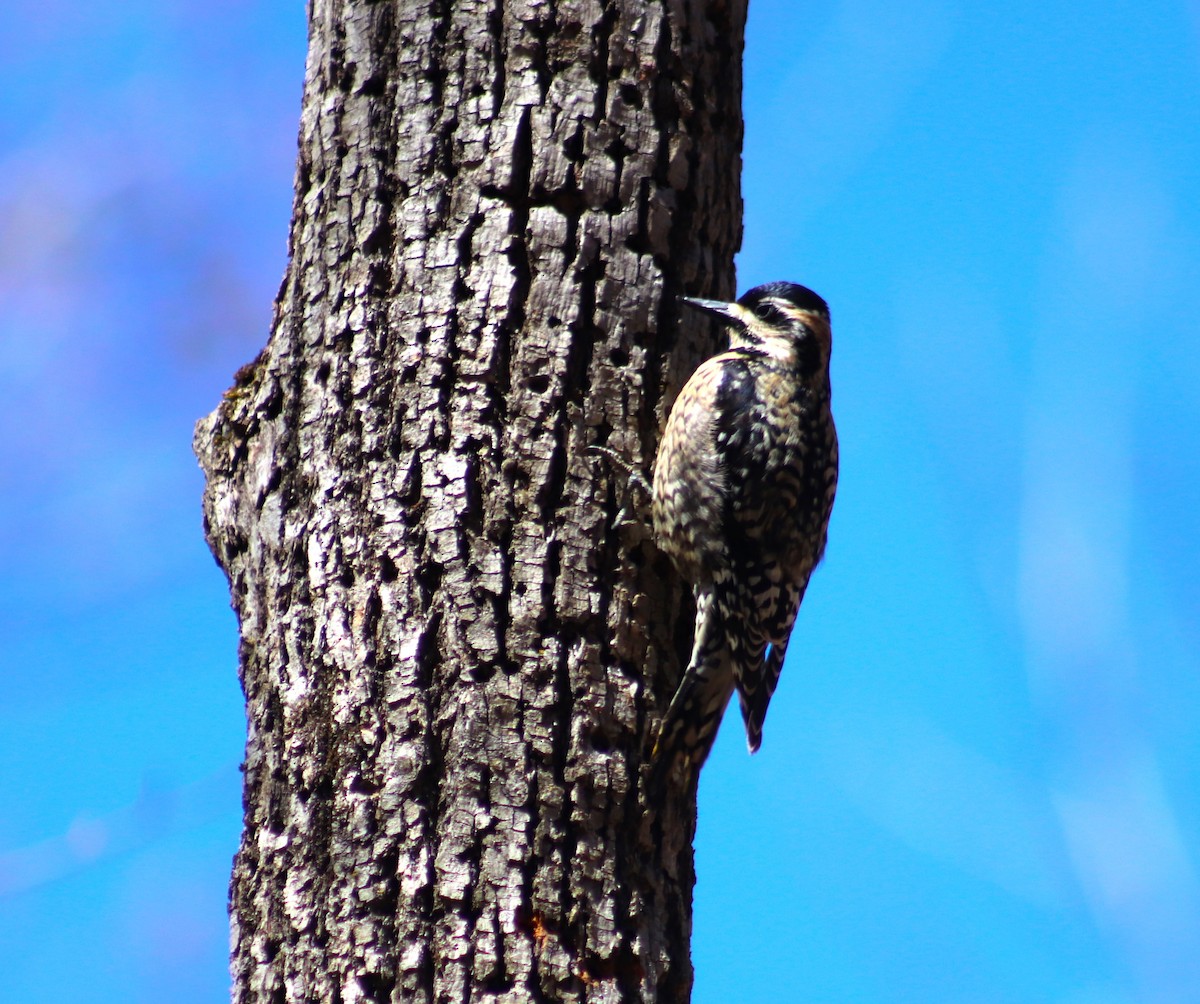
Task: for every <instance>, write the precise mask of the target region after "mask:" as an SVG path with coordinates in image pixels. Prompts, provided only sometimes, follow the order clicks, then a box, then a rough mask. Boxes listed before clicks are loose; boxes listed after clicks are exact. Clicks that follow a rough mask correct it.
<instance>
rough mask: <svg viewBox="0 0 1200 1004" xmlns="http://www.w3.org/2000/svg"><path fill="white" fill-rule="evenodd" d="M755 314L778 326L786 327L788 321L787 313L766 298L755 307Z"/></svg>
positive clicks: (760, 318)
mask: <svg viewBox="0 0 1200 1004" xmlns="http://www.w3.org/2000/svg"><path fill="white" fill-rule="evenodd" d="M754 316H755V317H757V318H758V319H759V320H760V321H766V322H767V323H768V324H773V325H776V326H777V327H785V326H786V325H787V323H788V316H787V314H785V313H784V312H783V311H782V310H780V309H779V307H777V306H775V304H773V303H772V302H771V301H770V300H764V301H763V302H762V303H760V304H757V305H756V306H755V308H754Z"/></svg>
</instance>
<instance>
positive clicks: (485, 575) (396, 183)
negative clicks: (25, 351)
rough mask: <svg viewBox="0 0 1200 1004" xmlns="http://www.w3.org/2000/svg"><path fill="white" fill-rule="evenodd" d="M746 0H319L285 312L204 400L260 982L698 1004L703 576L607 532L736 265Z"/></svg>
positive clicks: (315, 988) (238, 876)
mask: <svg viewBox="0 0 1200 1004" xmlns="http://www.w3.org/2000/svg"><path fill="white" fill-rule="evenodd" d="M744 17H745V0H703V2H701V0H662V2H656V0H556V2H555V0H544V2H537V0H492V2H488V3H483V2H463V0H456V2H450V0H423V2H422V0H397V2H390V3H389V2H380V3H367V2H362V0H358V2H355V0H342V2H337V0H313V2H312V4H311V6H310V48H309V56H308V65H307V74H306V86H305V93H304V102H303V112H302V117H301V130H300V151H299V164H298V169H297V177H296V199H295V205H294V215H293V221H292V230H291V236H290V255H291V259H290V263H289V266H288V270H287V275H286V277H285V279H284V282H283V286H282V288H281V290H280V294H279V297H278V300H277V302H276V311H275V319H274V323H273V327H272V332H271V337H270V340H269V342H268V344H267V346H266V348H265V349H264V350H263V352H262V354H261V355H260V357H259V358H258V359H257V360H256V361H255V362H254V363H253V364H251V365H249V366H247V367H245V368H244V369H243V370H242V371H241V372H239V374H238V376H237V378H236V382H235V384H234V386H233V387H232V388H231V389H230V390H229V391H228V392H227V393H226V395H225V397H224V399H223V400H222V402H221V403H220V405H219V407H218V408H217V409H216V410H215V411H214V412H213V413H212V414H211V415H210V416H208V417H207V418H205V419H204V420H203V421H201V423H200V424H199V426H198V428H197V435H196V449H197V453H198V456H199V457H200V460H201V464H202V466H203V468H204V471H205V474H206V476H207V487H206V491H205V496H204V512H205V521H206V531H207V534H208V538H209V541H210V544H211V546H212V548H213V551H214V553H215V555H216V557H217V560H218V562H219V563H220V564H221V566H222V567H223V568H224V569H225V571H226V573H227V574H228V576H229V581H230V588H231V593H232V597H233V603H234V607H235V609H236V611H237V614H238V618H239V622H240V629H241V647H240V671H241V678H242V683H243V687H244V689H245V694H246V701H247V719H248V737H247V748H246V761H245V798H244V801H245V830H244V833H243V838H242V842H241V847H240V849H239V851H238V854H237V858H236V861H235V865H234V872H233V880H232V886H231V913H232V926H233V938H232V952H233V958H232V968H233V976H234V999H235V1000H237V1001H272V1002H276V1001H388V1000H391V1001H423V1002H434V1001H495V1002H502V1001H503V1002H507V1001H513V1002H515V1001H584V1000H587V1001H633V1000H642V1001H654V1000H657V1001H680V1000H686V999H687V997H688V996H689V993H690V987H691V978H692V973H691V963H690V959H689V950H688V942H689V936H690V928H691V893H692V884H693V869H692V855H691V836H692V833H693V830H694V825H695V805H694V802H693V801H691V796H690V795H687V796H681V797H679V798H678V804H672V805H671V806H668V807H665V808H664V809H662V810H661V811H656V812H654V813H646V812H645V811H644V810H645V806H644V804H643V803H641V802H640V801H639V799H640V798H641V796H640V794H639V787H638V776H639V771H640V769H641V766H642V764H643V761H644V758H645V755H646V750H647V741H648V739H649V737H650V735H651V733H652V729H653V726H654V723H655V722H656V721H657V716H658V715H659V714H661V712H662V710H663V709H664V708H665V706H666V702H667V700H668V699H669V697H670V694H671V692H672V691H673V689H674V685H675V683H676V681H677V679H678V674H679V671H680V668H681V660H680V655H681V654H683V655H686V651H687V646H688V643H689V642H690V635H691V621H690V618H689V615H688V614H689V601H688V600H687V599H686V598H685V597H683V596H682V595H681V593H682V590H681V586H680V583H679V582H678V580H677V579H676V577H675V576H674V575H673V574H672V573H671V571H670V568H669V566H668V564H667V562H666V561H665V560H664V559H663V558H662V557H661V556H660V555H658V554H657V553H656V551H655V549H654V547H653V545H652V543H651V542H650V541H649V540H648V539H647V537H646V535H645V534H644V533H642V532H639V530H638V529H637V528H636V527H634V528H632V529H628V528H627V529H620V528H614V526H613V516H614V513H615V510H616V508H617V506H618V504H619V503H620V501H621V499H620V495H621V492H620V486H619V484H618V483H617V482H618V481H619V478H618V477H613V476H610V471H609V470H608V469H607V467H606V465H605V464H604V463H602V462H597V460H596V458H595V457H593V456H590V455H589V454H588V452H587V448H588V446H589V445H591V444H606V445H607V446H608V447H610V448H612V449H613V450H615V451H616V452H617V453H619V454H621V455H622V456H624V457H627V458H628V459H629V460H630V461H631V462H632V463H633V464H634V465H635V466H639V467H641V468H642V469H646V468H647V467H648V466H649V464H650V461H651V459H652V457H653V451H654V449H655V446H656V443H657V437H658V430H659V427H660V423H661V421H662V419H663V415H664V409H665V408H666V407H667V406H668V405H669V402H670V399H671V396H672V395H673V394H674V392H675V391H677V390H678V388H679V387H680V385H681V384H682V382H683V380H684V379H685V378H686V376H687V375H688V374H689V373H690V371H691V370H692V368H693V367H694V366H695V364H696V363H697V361H698V360H699V359H700V358H701V357H703V356H704V355H705V354H707V353H708V352H709V351H711V349H712V348H713V346H712V344H711V343H709V342H707V341H706V340H705V339H706V338H707V337H708V336H707V335H705V334H704V329H703V328H702V327H700V328H689V329H688V330H687V331H686V333H681V332H680V330H679V329H678V328H677V317H678V313H677V309H676V306H675V302H674V298H675V296H676V294H679V293H684V292H686V293H692V294H699V295H706V296H707V295H712V296H729V295H731V294H732V293H733V264H732V260H733V254H734V251H735V250H736V247H737V244H738V241H739V237H740V219H741V204H740V197H739V169H740V153H739V151H740V140H741V118H740V90H741V88H740V78H741V76H740V75H741V70H740V59H741V48H742V30H743V22H744Z"/></svg>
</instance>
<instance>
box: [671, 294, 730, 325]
mask: <svg viewBox="0 0 1200 1004" xmlns="http://www.w3.org/2000/svg"><path fill="white" fill-rule="evenodd" d="M679 302H680V303H686V304H687V305H688V306H689V307H695V308H696V309H697V310H703V311H704V312H705V313H706V314H712V315H713V317H719V318H720V319H721V320H722V321H724V322H725V323H726V324H737V325H739V326H741V325H744V324H745V323H746V322H745V320H744V319H743V317H742V311H743V310H745V308H744V307H742V306H741V305H740V304H737V303H726V302H725V301H724V300H701V299H699V298H698V297H695V296H681V297H680V298H679Z"/></svg>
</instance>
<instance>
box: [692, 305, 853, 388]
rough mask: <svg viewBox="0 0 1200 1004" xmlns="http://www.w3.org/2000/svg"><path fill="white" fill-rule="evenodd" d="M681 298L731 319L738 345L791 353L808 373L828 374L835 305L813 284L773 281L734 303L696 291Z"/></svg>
mask: <svg viewBox="0 0 1200 1004" xmlns="http://www.w3.org/2000/svg"><path fill="white" fill-rule="evenodd" d="M679 299H680V301H681V302H682V303H686V304H687V305H688V306H690V307H695V308H697V309H698V310H703V311H704V312H705V313H708V314H712V315H713V316H715V317H718V318H720V319H721V321H722V322H723V323H725V324H726V325H728V326H729V328H730V345H731V347H732V348H737V347H739V346H744V347H747V348H758V349H760V350H762V351H765V352H767V353H768V354H770V355H774V356H781V357H787V358H788V360H789V361H790V362H791V363H792V364H794V365H795V366H796V367H797V368H798V369H799V370H800V371H801V372H802V373H803V374H804V375H805V376H806V377H815V376H817V375H819V374H825V375H828V373H829V355H830V350H831V348H832V340H833V337H832V333H831V329H830V326H829V305H828V304H827V303H826V302H825V301H824V300H823V299H821V297H820V296H818V295H817V294H816V293H814V292H813V291H812V290H811V289H809V288H808V287H807V286H800V285H798V284H797V283H794V282H768V283H765V284H764V285H762V286H755V287H754V288H753V289H752V290H750V291H749V292H747V293H744V294H743V295H742V296H741V298H740V299H738V300H737V301H736V302H734V303H726V302H724V301H723V300H700V299H696V298H695V297H690V296H681V297H680V298H679Z"/></svg>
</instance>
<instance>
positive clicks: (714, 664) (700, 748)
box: [651, 593, 734, 790]
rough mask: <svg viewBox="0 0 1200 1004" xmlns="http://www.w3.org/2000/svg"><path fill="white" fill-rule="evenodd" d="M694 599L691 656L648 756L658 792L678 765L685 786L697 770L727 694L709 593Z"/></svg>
mask: <svg viewBox="0 0 1200 1004" xmlns="http://www.w3.org/2000/svg"><path fill="white" fill-rule="evenodd" d="M696 600H697V603H696V605H697V615H696V639H695V642H694V644H693V647H692V658H691V660H690V662H689V663H688V667H687V669H686V670H685V671H684V674H683V679H682V680H680V682H679V688H678V689H677V690H676V691H675V696H674V697H672V698H671V703H670V705H669V706H668V707H667V713H666V715H664V716H663V720H662V724H661V725H660V726H659V730H658V738H657V739H656V740H655V743H654V751H653V753H652V754H651V760H652V761H653V768H652V773H651V779H652V782H651V783H652V784H653V785H654V786H655V787H656V788H658V789H660V790H661V788H662V786H663V785H664V784H665V782H666V781H667V780H668V778H669V777H670V776H671V774H673V773H674V771H675V768H676V766H679V767H680V768H681V769H682V772H683V774H684V781H685V783H687V784H690V783H691V782H692V780H693V779H694V778H695V776H696V775H697V774H698V773H699V771H700V767H701V766H702V765H703V763H704V761H705V760H706V759H707V758H708V754H709V751H710V750H711V749H712V745H713V742H714V741H715V740H716V738H717V729H718V728H720V726H721V717H722V716H723V715H724V713H725V707H726V706H727V705H728V704H729V698H730V696H731V695H732V694H733V686H734V681H733V668H732V664H731V662H730V658H729V650H728V648H727V647H726V645H725V643H724V637H723V635H722V632H721V630H720V627H719V625H718V624H717V623H716V621H718V620H719V618H718V616H717V614H716V610H715V606H714V604H713V603H712V596H711V593H702V594H701V595H699V596H697V598H696Z"/></svg>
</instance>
